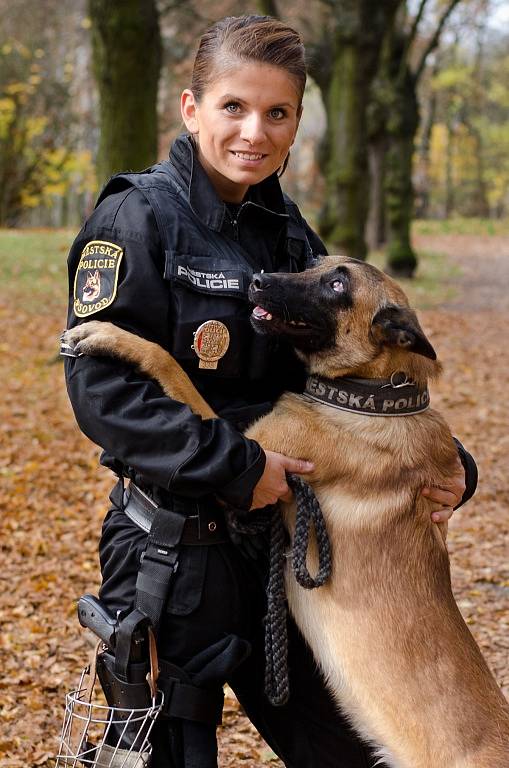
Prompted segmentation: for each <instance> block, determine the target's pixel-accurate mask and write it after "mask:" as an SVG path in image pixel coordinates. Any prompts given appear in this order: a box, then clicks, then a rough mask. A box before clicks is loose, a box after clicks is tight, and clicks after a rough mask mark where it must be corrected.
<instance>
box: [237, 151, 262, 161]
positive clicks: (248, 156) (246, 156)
mask: <svg viewBox="0 0 509 768" xmlns="http://www.w3.org/2000/svg"><path fill="white" fill-rule="evenodd" d="M230 152H231V153H232V155H235V157H238V158H239V160H244V161H246V162H258V161H260V160H263V159H264V158H265V157H267V155H264V154H262V153H261V152H239V151H237V150H235V149H231V150H230Z"/></svg>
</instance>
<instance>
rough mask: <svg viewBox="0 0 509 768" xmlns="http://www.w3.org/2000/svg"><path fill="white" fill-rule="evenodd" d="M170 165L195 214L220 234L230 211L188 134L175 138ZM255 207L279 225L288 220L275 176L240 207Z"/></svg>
mask: <svg viewBox="0 0 509 768" xmlns="http://www.w3.org/2000/svg"><path fill="white" fill-rule="evenodd" d="M170 162H171V164H172V165H173V166H174V167H175V168H176V169H177V171H178V173H179V176H180V178H181V181H182V185H183V187H184V189H185V190H186V191H187V197H188V201H189V205H190V206H191V208H192V209H193V212H194V213H195V214H196V216H198V218H199V219H200V220H201V221H203V223H204V224H205V225H206V226H208V227H209V228H210V229H212V230H214V231H216V232H219V231H220V230H221V229H222V226H223V221H224V218H225V216H226V217H227V218H228V213H227V208H226V205H225V203H224V202H223V200H221V199H220V198H219V197H218V195H217V192H216V190H215V189H214V186H213V185H212V182H211V181H210V179H209V177H208V176H207V174H206V172H205V171H204V169H203V167H202V165H201V163H200V161H199V160H198V157H197V155H196V152H195V149H194V146H193V141H192V138H191V136H190V135H189V134H187V133H183V134H182V135H181V136H179V137H178V138H177V139H175V141H174V142H173V144H172V146H171V149H170ZM252 206H256V207H257V208H258V210H260V209H262V211H263V212H265V213H266V214H269V215H271V216H273V217H275V218H277V219H278V221H279V222H281V221H282V220H285V221H286V220H287V219H288V215H287V213H286V206H285V201H284V197H283V192H282V191H281V186H280V184H279V179H278V177H277V174H276V173H273V174H272V176H269V177H268V178H267V179H264V180H263V181H262V182H260V184H254V185H253V186H252V187H250V188H249V191H248V199H247V200H246V202H245V203H244V204H243V205H242V206H241V208H242V209H244V208H248V207H252Z"/></svg>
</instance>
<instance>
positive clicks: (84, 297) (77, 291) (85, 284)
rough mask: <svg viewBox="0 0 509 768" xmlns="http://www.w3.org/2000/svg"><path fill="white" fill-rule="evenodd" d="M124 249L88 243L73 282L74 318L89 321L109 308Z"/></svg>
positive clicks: (93, 241) (115, 293) (105, 243)
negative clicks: (82, 318)
mask: <svg viewBox="0 0 509 768" xmlns="http://www.w3.org/2000/svg"><path fill="white" fill-rule="evenodd" d="M123 253H124V251H123V249H122V248H121V247H120V246H119V245H115V243H108V242H106V241H105V240H91V241H90V243H87V245H86V246H85V247H84V248H83V251H82V252H81V258H80V261H79V264H78V269H77V270H76V277H75V278H74V305H73V308H74V314H75V315H77V317H88V316H89V315H93V314H94V313H95V312H99V310H101V309H105V308H106V307H109V305H110V304H111V303H112V302H113V301H114V299H115V296H116V295H117V282H118V271H119V267H120V262H121V260H122V256H123Z"/></svg>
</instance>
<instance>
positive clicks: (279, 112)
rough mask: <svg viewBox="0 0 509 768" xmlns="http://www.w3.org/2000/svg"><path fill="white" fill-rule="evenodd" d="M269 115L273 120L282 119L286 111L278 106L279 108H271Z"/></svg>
mask: <svg viewBox="0 0 509 768" xmlns="http://www.w3.org/2000/svg"><path fill="white" fill-rule="evenodd" d="M269 115H270V117H271V118H272V119H273V120H281V118H283V117H284V116H285V112H284V110H283V109H280V108H279V107H277V109H271V110H270V112H269Z"/></svg>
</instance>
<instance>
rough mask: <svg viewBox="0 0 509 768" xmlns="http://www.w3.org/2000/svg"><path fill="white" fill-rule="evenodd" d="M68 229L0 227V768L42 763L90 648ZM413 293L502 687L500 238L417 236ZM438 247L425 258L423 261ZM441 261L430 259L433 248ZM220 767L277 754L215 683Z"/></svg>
mask: <svg viewBox="0 0 509 768" xmlns="http://www.w3.org/2000/svg"><path fill="white" fill-rule="evenodd" d="M70 238H71V236H70V234H69V233H67V232H58V233H53V232H44V231H38V232H31V233H24V232H11V231H9V232H1V233H0V327H1V334H0V377H1V380H2V396H1V398H0V435H1V437H0V509H1V516H0V545H1V551H2V568H1V571H0V626H1V631H0V668H1V676H0V688H1V692H0V722H1V723H2V726H1V730H0V765H1V766H2V767H4V766H5V768H7V766H10V767H12V768H18V767H19V768H21V767H22V766H23V768H26V767H27V766H35V765H50V762H49V756H50V754H51V753H52V752H53V751H54V750H55V745H56V735H57V732H58V730H59V725H60V719H61V715H62V708H63V701H64V694H65V692H66V691H67V690H68V689H69V688H70V687H71V686H72V684H73V683H74V682H75V681H76V678H77V675H78V673H79V670H80V669H81V668H82V666H84V664H85V662H86V657H87V654H88V653H89V650H90V642H89V640H88V639H87V638H86V636H85V635H84V634H83V632H82V631H81V630H80V628H79V626H78V623H77V620H76V617H75V605H76V600H77V598H78V597H79V596H80V595H81V594H83V593H84V592H95V591H96V590H97V586H98V578H99V577H98V561H97V554H96V550H97V541H98V537H99V532H100V526H101V520H102V517H103V514H104V512H105V509H106V499H107V493H108V489H109V487H110V486H111V484H112V479H111V477H110V476H109V474H108V473H107V472H106V471H103V470H101V469H98V468H97V455H98V450H97V449H96V448H95V447H94V446H93V445H91V444H90V443H89V442H88V441H87V440H86V439H85V438H84V437H82V436H81V435H80V433H79V431H78V429H77V427H76V426H75V424H74V421H73V417H72V413H71V410H70V407H69V405H68V402H67V398H66V394H65V388H64V385H63V380H62V366H61V364H60V362H58V361H57V360H56V357H55V356H56V350H57V338H58V335H59V332H60V330H61V329H62V328H63V327H64V325H65V304H66V297H65V291H66V289H65V256H66V251H67V247H68V244H69V242H70ZM418 244H419V247H420V248H421V249H422V250H424V251H425V252H426V253H427V254H428V255H427V256H426V258H424V259H423V262H422V267H421V270H422V275H421V278H420V279H419V280H418V281H417V282H416V283H414V284H413V285H412V286H411V287H410V292H411V294H412V296H413V300H414V301H415V302H416V303H417V304H418V305H420V306H421V307H424V309H423V311H422V313H421V317H422V320H423V324H424V326H425V328H426V329H427V330H428V331H429V332H430V335H431V338H432V341H433V343H434V344H435V346H436V348H437V350H438V352H439V355H440V357H441V358H442V360H443V362H444V365H445V372H444V376H443V379H442V380H441V382H440V383H439V384H437V385H435V386H434V387H433V392H432V396H433V401H434V405H436V406H437V407H439V408H440V409H441V410H442V411H443V412H444V414H445V415H446V417H447V418H448V420H449V422H450V423H451V425H452V427H453V430H454V432H455V434H457V435H458V436H459V437H460V438H461V439H462V440H463V442H464V443H465V444H466V446H468V448H469V449H470V450H471V451H472V453H473V454H474V455H475V457H476V459H477V461H478V464H479V470H480V488H479V491H478V493H477V495H476V497H475V500H474V501H473V502H471V503H470V504H468V505H467V506H466V507H465V508H464V509H462V510H460V511H459V512H457V513H456V514H455V516H454V518H453V521H452V523H451V526H450V534H449V548H450V551H451V560H452V570H453V579H454V588H455V592H456V596H457V599H458V602H459V605H460V608H461V610H462V612H463V615H464V616H465V618H466V620H467V622H468V624H469V625H470V628H471V630H472V632H473V633H474V635H475V636H476V638H477V641H478V642H479V644H480V645H481V647H482V648H483V651H484V653H485V655H486V658H487V659H488V661H489V663H490V665H491V667H492V669H493V670H494V672H495V674H496V676H497V678H498V680H499V682H500V684H501V685H502V686H503V687H504V688H505V691H506V693H509V669H508V664H507V660H508V648H509V633H508V631H507V630H508V623H509V610H508V609H509V567H508V554H509V504H508V501H509V491H508V483H507V478H508V469H509V462H508V459H507V456H508V454H509V429H508V426H509V423H508V413H507V406H506V402H505V397H504V393H505V390H506V379H507V376H508V375H509V360H508V352H507V349H508V345H507V341H506V338H505V331H506V328H507V327H508V323H509V293H508V286H509V236H508V237H504V236H502V235H496V236H489V235H487V234H486V235H483V236H476V235H468V236H467V235H454V234H437V233H435V234H431V235H430V234H427V235H426V234H424V235H421V236H420V238H419V241H418ZM433 254H435V255H433ZM437 254H439V255H443V258H442V256H437ZM220 744H221V747H220V749H221V766H223V767H224V768H233V766H238V765H239V764H240V765H242V766H246V768H254V767H255V766H261V765H264V764H269V763H271V764H272V765H281V764H280V763H278V762H277V761H276V760H275V758H274V756H273V755H272V753H271V751H270V750H269V749H268V748H267V747H266V746H265V745H264V744H263V743H262V742H261V741H260V740H259V739H258V737H257V736H256V734H255V732H254V730H253V728H252V727H251V726H250V725H249V723H248V722H247V721H246V719H245V718H244V717H243V716H242V714H241V713H240V712H239V709H238V706H237V704H236V702H235V700H234V699H233V697H231V696H230V695H229V693H228V692H227V702H226V708H225V717H224V725H223V728H222V730H221V734H220Z"/></svg>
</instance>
